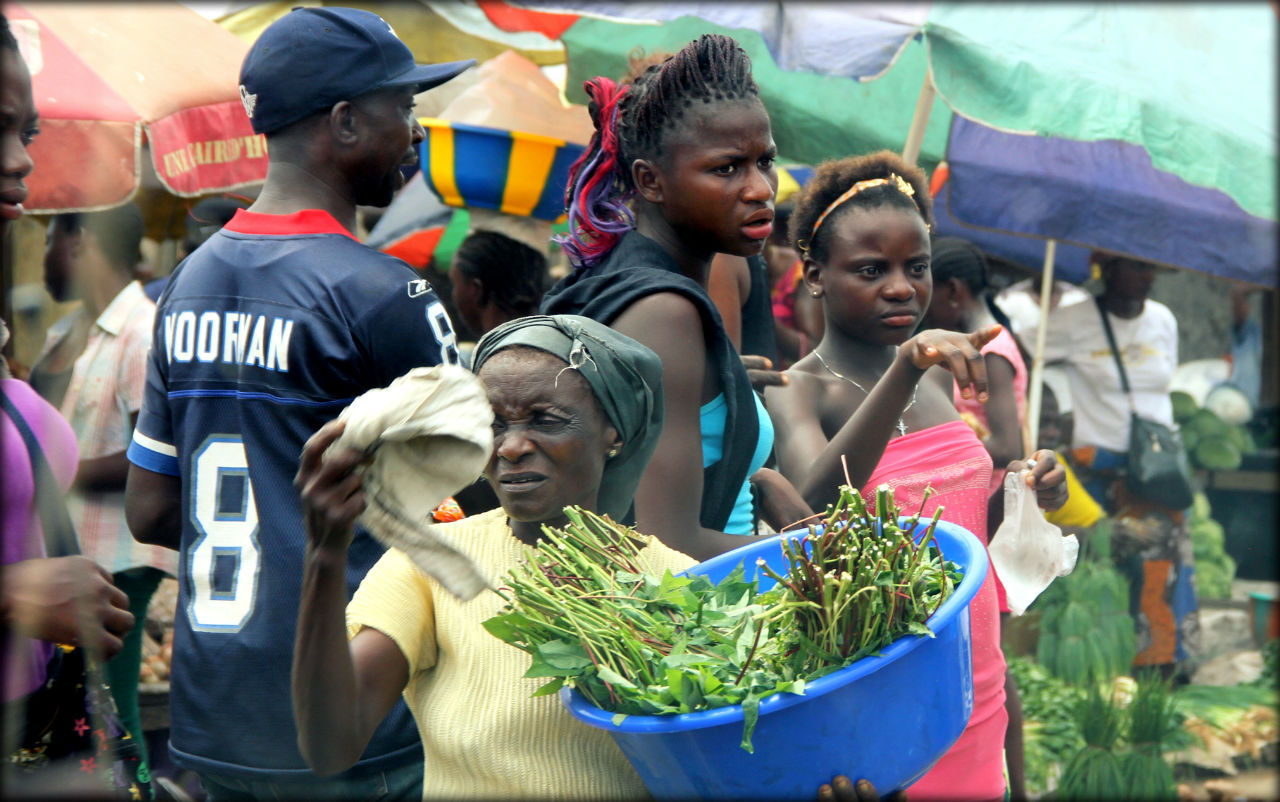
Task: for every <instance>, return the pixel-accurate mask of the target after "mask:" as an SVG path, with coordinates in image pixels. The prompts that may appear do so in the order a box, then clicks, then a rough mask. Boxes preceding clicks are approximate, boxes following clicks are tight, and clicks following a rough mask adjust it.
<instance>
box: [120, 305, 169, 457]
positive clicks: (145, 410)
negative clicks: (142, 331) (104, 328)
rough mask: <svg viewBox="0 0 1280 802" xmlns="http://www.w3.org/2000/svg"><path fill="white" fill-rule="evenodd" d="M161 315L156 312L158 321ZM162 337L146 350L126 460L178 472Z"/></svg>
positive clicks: (155, 339)
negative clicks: (138, 406) (144, 376)
mask: <svg viewBox="0 0 1280 802" xmlns="http://www.w3.org/2000/svg"><path fill="white" fill-rule="evenodd" d="M159 319H160V316H159V315H157V316H156V320H157V321H158V320H159ZM163 352H164V340H163V339H162V338H160V337H156V338H154V339H153V341H152V347H151V348H150V350H149V351H148V354H147V368H146V369H147V381H146V387H145V388H144V389H143V395H142V410H141V411H140V412H139V413H138V425H137V427H136V428H135V429H134V430H133V441H132V442H131V443H129V450H128V452H127V456H128V457H129V461H130V462H132V463H133V464H134V465H137V466H138V467H139V468H145V469H146V470H148V471H152V472H153V473H163V474H167V475H169V476H178V475H179V473H178V449H177V447H176V446H175V442H176V441H175V439H174V433H173V418H172V416H171V414H170V410H169V394H168V392H167V389H166V387H167V371H166V370H165V368H166V363H165V354H164V353H163Z"/></svg>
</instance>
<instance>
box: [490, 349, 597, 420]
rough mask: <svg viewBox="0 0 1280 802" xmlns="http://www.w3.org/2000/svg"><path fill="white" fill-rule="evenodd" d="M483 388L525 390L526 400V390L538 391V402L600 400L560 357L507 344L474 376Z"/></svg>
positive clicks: (588, 385)
mask: <svg viewBox="0 0 1280 802" xmlns="http://www.w3.org/2000/svg"><path fill="white" fill-rule="evenodd" d="M476 375H477V376H479V377H480V380H481V381H482V382H484V384H485V386H486V387H490V388H501V390H503V391H504V392H505V391H506V390H509V389H510V388H512V387H521V388H525V390H526V393H524V394H523V395H525V396H526V398H525V400H526V401H529V400H534V399H529V398H528V397H527V395H528V392H527V391H529V390H532V389H533V388H537V390H536V392H537V395H538V398H537V399H536V401H538V402H541V403H552V402H558V403H565V402H567V401H572V400H574V399H577V398H580V397H582V396H586V397H587V398H590V399H591V402H592V403H593V404H594V405H595V406H597V407H598V406H599V401H598V399H596V397H595V392H594V390H593V389H592V387H591V384H590V382H588V381H587V379H586V377H585V376H583V375H582V374H581V373H580V372H579V371H578V370H577V369H576V368H574V366H572V365H570V364H569V363H568V362H566V361H564V360H563V359H561V358H560V357H558V356H556V355H555V354H553V353H551V352H550V351H544V350H543V349H541V348H535V347H533V346H529V345H510V346H507V347H505V348H502V349H500V350H498V351H495V352H493V354H491V355H490V356H489V357H488V359H486V360H485V362H484V364H483V365H482V366H481V367H480V370H479V372H478V373H477V374H476Z"/></svg>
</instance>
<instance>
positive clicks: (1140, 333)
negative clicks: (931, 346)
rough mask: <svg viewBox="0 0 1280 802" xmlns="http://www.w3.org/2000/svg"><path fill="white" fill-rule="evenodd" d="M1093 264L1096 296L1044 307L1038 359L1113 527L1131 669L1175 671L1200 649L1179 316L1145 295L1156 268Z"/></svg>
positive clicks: (1100, 260) (1103, 259)
mask: <svg viewBox="0 0 1280 802" xmlns="http://www.w3.org/2000/svg"><path fill="white" fill-rule="evenodd" d="M1094 261H1095V263H1096V264H1097V265H1098V267H1099V268H1100V270H1101V273H1102V282H1103V292H1102V294H1101V295H1100V296H1099V297H1098V298H1097V299H1096V303H1081V304H1075V305H1073V306H1070V307H1066V308H1062V309H1058V310H1056V311H1054V312H1053V314H1052V315H1051V316H1050V318H1049V322H1048V333H1047V336H1046V338H1045V340H1046V344H1045V362H1046V363H1054V362H1057V363H1059V364H1061V365H1062V366H1063V367H1064V368H1065V369H1066V371H1067V373H1068V375H1069V377H1070V379H1071V382H1070V386H1071V391H1072V396H1073V397H1072V399H1071V405H1072V408H1073V410H1074V414H1075V429H1074V435H1073V439H1072V444H1071V445H1072V456H1073V458H1074V462H1075V464H1076V466H1077V467H1078V473H1079V476H1080V479H1081V482H1082V483H1083V484H1084V486H1085V489H1086V490H1088V491H1089V493H1090V495H1092V496H1093V497H1094V498H1096V499H1098V500H1099V501H1102V503H1103V506H1104V508H1105V509H1106V511H1107V513H1108V515H1110V516H1111V517H1112V519H1113V520H1114V522H1115V529H1114V532H1115V559H1116V563H1117V567H1119V568H1120V569H1121V570H1122V571H1123V572H1124V573H1125V574H1126V575H1127V576H1128V579H1129V584H1130V594H1129V595H1130V613H1131V614H1132V615H1133V618H1134V624H1135V627H1136V629H1137V632H1136V634H1137V649H1138V653H1137V656H1136V657H1135V658H1134V666H1135V668H1141V667H1153V668H1154V667H1158V669H1159V671H1160V672H1161V674H1162V675H1163V676H1165V677H1172V676H1173V675H1174V674H1175V673H1176V671H1177V668H1178V667H1179V665H1185V663H1184V662H1183V661H1185V660H1186V659H1187V658H1188V657H1189V656H1191V655H1192V654H1195V653H1196V652H1197V651H1198V646H1199V633H1200V624H1199V615H1198V607H1199V604H1198V601H1197V598H1196V591H1195V563H1194V558H1193V557H1192V551H1191V534H1190V529H1189V526H1188V522H1187V513H1186V508H1187V507H1188V506H1189V505H1190V499H1191V488H1190V485H1189V481H1188V476H1187V471H1186V455H1185V453H1184V452H1183V451H1182V447H1181V442H1180V440H1179V439H1178V438H1177V435H1176V434H1175V432H1174V423H1173V409H1172V405H1171V403H1170V401H1169V384H1170V381H1171V380H1172V378H1173V373H1174V369H1175V368H1176V367H1177V365H1178V323H1177V320H1175V319H1174V316H1173V313H1172V312H1170V311H1169V308H1168V307H1166V306H1165V305H1163V304H1161V303H1159V302H1158V301H1153V300H1151V299H1149V298H1148V297H1147V295H1148V294H1149V293H1150V291H1151V286H1152V284H1153V282H1154V281H1155V277H1156V273H1157V270H1158V268H1157V267H1156V266H1155V265H1153V264H1149V263H1144V262H1140V261H1137V260H1134V259H1129V258H1127V257H1123V256H1119V255H1114V254H1106V253H1101V252H1095V253H1094Z"/></svg>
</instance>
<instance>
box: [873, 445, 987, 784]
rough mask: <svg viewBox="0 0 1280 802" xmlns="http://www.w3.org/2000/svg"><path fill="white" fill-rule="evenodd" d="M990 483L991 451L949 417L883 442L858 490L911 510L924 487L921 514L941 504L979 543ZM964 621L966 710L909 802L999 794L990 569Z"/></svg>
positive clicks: (948, 516)
mask: <svg viewBox="0 0 1280 802" xmlns="http://www.w3.org/2000/svg"><path fill="white" fill-rule="evenodd" d="M990 481H991V456H990V455H989V454H987V450H986V448H984V447H983V445H982V442H981V441H980V440H978V437H977V435H975V434H974V433H973V430H972V429H970V428H969V425H968V424H966V423H965V422H964V421H951V422H949V423H943V424H940V425H938V426H931V427H929V428H928V429H921V430H920V431H918V432H908V433H907V434H905V435H903V436H902V437H898V438H895V439H893V440H890V441H889V445H888V446H887V447H886V448H885V451H884V456H883V457H881V458H880V464H879V465H877V466H876V469H875V472H874V473H872V475H871V478H870V479H869V480H868V481H867V484H866V486H864V487H863V489H862V493H863V496H865V497H866V498H867V500H868V502H869V503H874V499H875V489H876V487H877V486H878V485H881V484H887V485H889V486H890V487H892V488H893V492H894V498H895V500H896V501H897V503H898V505H899V507H901V508H902V509H904V510H910V511H911V512H912V513H914V512H915V511H916V509H918V508H919V506H920V499H921V498H922V497H923V495H924V489H925V488H926V487H929V486H932V487H933V490H934V493H933V495H932V496H930V497H929V501H928V503H927V504H925V507H924V510H925V514H926V515H931V514H932V513H933V511H934V510H935V509H937V508H938V507H939V506H941V507H943V508H944V509H943V513H942V518H943V520H945V521H949V522H950V523H953V524H956V525H958V526H962V527H964V528H965V529H967V530H969V531H970V532H972V533H973V534H974V535H976V536H977V538H978V539H979V540H981V541H982V543H983V545H984V546H985V545H986V542H987V495H988V492H987V488H988V485H989V483H990ZM969 625H970V631H971V640H972V644H973V714H972V715H971V716H970V717H969V723H968V725H967V726H966V727H965V729H964V732H963V733H962V734H961V735H960V739H959V740H958V741H956V743H955V745H954V746H952V747H951V749H950V750H949V751H948V752H947V753H946V754H945V755H943V756H942V759H941V760H939V761H938V763H937V765H935V766H934V767H933V769H931V770H930V771H929V772H928V773H927V774H925V776H924V777H922V778H921V779H920V780H919V781H918V782H917V783H916V784H915V785H912V786H911V787H910V788H909V789H907V797H908V798H909V799H911V800H912V802H920V800H932V799H946V800H987V799H1002V798H1003V797H1004V792H1005V780H1004V734H1005V729H1006V727H1007V726H1008V723H1009V717H1008V715H1007V714H1006V712H1005V707H1004V675H1005V663H1004V653H1003V652H1001V650H1000V615H999V612H998V610H997V604H996V586H995V574H993V573H992V572H990V571H988V572H987V576H986V579H984V580H983V582H982V587H981V588H979V589H978V594H977V595H976V596H975V597H974V599H973V601H972V602H971V603H970V606H969Z"/></svg>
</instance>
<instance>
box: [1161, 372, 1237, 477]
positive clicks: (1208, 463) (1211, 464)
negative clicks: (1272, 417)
mask: <svg viewBox="0 0 1280 802" xmlns="http://www.w3.org/2000/svg"><path fill="white" fill-rule="evenodd" d="M1169 400H1170V402H1171V403H1172V405H1173V419H1174V421H1175V422H1177V424H1178V427H1179V434H1180V436H1181V437H1182V445H1183V448H1185V449H1186V451H1187V455H1188V457H1189V459H1190V462H1191V465H1193V466H1194V467H1197V468H1202V469H1204V470H1207V471H1234V470H1237V469H1238V468H1239V467H1240V464H1241V462H1242V461H1243V460H1244V458H1245V457H1247V456H1249V455H1250V454H1256V453H1257V452H1258V443H1257V441H1256V440H1255V438H1254V436H1253V433H1252V432H1251V431H1250V430H1249V427H1248V426H1247V425H1243V424H1241V425H1233V424H1230V423H1227V422H1226V421H1224V420H1223V419H1222V418H1220V417H1218V415H1217V414H1216V413H1214V412H1213V411H1212V410H1209V409H1204V408H1202V407H1200V406H1198V405H1197V404H1196V401H1195V399H1194V398H1192V397H1191V395H1190V394H1188V393H1185V392H1182V391H1181V390H1175V391H1173V392H1171V393H1169Z"/></svg>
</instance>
